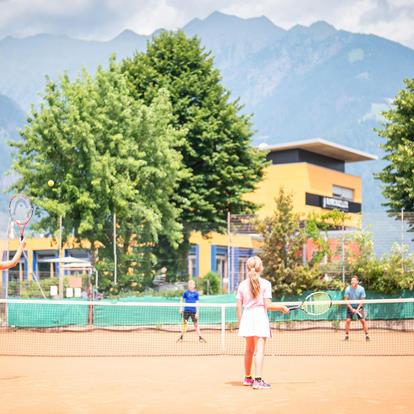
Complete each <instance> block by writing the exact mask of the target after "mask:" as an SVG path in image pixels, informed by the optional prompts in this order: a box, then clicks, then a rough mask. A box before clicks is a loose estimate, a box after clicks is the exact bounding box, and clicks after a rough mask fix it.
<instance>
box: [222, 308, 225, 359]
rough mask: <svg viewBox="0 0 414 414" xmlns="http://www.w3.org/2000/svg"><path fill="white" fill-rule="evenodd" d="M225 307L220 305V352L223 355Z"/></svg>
mask: <svg viewBox="0 0 414 414" xmlns="http://www.w3.org/2000/svg"><path fill="white" fill-rule="evenodd" d="M225 335H226V305H221V352H222V353H223V354H224V353H225V350H226V344H225Z"/></svg>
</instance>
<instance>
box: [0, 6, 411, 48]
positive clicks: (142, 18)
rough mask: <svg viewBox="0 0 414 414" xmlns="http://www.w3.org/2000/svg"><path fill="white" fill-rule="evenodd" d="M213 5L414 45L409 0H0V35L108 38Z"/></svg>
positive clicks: (172, 22)
mask: <svg viewBox="0 0 414 414" xmlns="http://www.w3.org/2000/svg"><path fill="white" fill-rule="evenodd" d="M215 10H219V11H221V12H223V13H226V14H234V15H237V16H239V17H243V18H251V17H257V16H267V18H269V19H270V20H271V21H272V22H273V23H274V24H275V25H277V26H279V27H281V28H283V29H290V28H292V27H293V26H295V25H296V24H302V25H305V26H309V25H310V24H311V23H313V22H315V21H318V20H325V21H327V22H329V23H331V24H333V25H334V26H335V27H336V28H337V29H342V30H347V31H351V32H359V33H373V34H376V35H379V36H382V37H386V38H388V39H391V40H394V41H397V42H400V43H402V44H404V45H406V46H409V47H411V48H414V25H413V24H412V22H413V21H414V2H413V1H412V0H347V1H332V0H297V1H294V2H293V1H291V0H255V1H254V2H252V1H247V0H71V1H67V0H66V1H65V0H62V1H56V0H0V38H2V37H6V36H9V35H11V36H16V37H23V36H29V35H34V34H38V33H51V34H66V35H69V36H71V37H76V38H83V39H97V40H107V39H110V38H113V37H115V36H116V35H117V34H118V33H120V32H122V31H123V30H124V29H131V30H133V31H135V32H137V33H140V34H151V33H152V32H154V31H155V30H157V29H159V28H166V29H176V28H178V27H183V26H184V25H186V24H187V23H188V22H189V21H191V20H192V19H194V18H199V19H205V18H206V17H207V16H208V15H210V14H211V13H212V12H214V11H215Z"/></svg>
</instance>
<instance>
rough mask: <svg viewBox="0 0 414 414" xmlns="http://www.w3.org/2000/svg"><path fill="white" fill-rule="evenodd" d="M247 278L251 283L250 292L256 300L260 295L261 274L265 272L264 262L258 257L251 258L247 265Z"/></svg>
mask: <svg viewBox="0 0 414 414" xmlns="http://www.w3.org/2000/svg"><path fill="white" fill-rule="evenodd" d="M246 268H247V276H248V278H249V281H250V292H251V294H252V296H253V297H254V298H257V297H258V296H259V294H260V281H259V277H260V274H261V273H262V272H263V264H262V260H261V259H260V257H258V256H252V257H249V259H248V260H247V263H246Z"/></svg>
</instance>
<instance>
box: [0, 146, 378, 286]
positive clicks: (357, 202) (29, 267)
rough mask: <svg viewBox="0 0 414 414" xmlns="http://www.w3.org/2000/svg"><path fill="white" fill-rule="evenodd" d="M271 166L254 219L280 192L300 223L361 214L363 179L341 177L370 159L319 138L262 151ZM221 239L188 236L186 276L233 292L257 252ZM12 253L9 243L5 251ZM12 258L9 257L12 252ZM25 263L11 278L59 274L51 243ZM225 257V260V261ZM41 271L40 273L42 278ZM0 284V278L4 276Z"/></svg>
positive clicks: (234, 239)
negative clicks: (213, 278) (331, 213)
mask: <svg viewBox="0 0 414 414" xmlns="http://www.w3.org/2000/svg"><path fill="white" fill-rule="evenodd" d="M263 150H264V151H266V152H267V159H268V161H270V162H271V165H269V166H268V167H267V168H266V170H265V174H264V178H263V180H262V181H261V182H260V183H259V185H258V186H257V189H256V190H255V191H254V192H253V193H251V194H249V195H247V196H246V198H247V199H249V200H251V201H254V202H256V203H257V204H259V205H260V206H261V207H260V209H259V211H258V215H259V217H265V216H269V215H271V214H272V212H273V209H274V199H275V197H276V195H277V194H278V192H279V188H280V187H283V188H284V189H285V190H286V191H287V192H290V193H292V194H293V202H294V209H295V211H296V212H298V213H300V214H301V215H302V216H303V217H304V218H305V217H306V216H307V215H308V214H309V213H311V212H323V211H328V210H332V209H339V210H342V211H345V212H347V213H348V216H349V217H350V218H349V221H348V222H347V223H346V224H347V226H350V227H355V226H357V225H358V223H359V215H360V213H361V209H362V180H361V177H357V176H354V175H351V174H348V173H346V171H345V167H346V164H348V163H354V162H361V161H369V160H374V159H376V157H375V156H373V155H370V154H367V153H364V152H361V151H357V150H354V149H351V148H348V147H345V146H341V145H338V144H335V143H332V142H329V141H326V140H323V139H312V140H307V141H297V142H291V143H287V144H279V145H275V146H271V147H266V148H263ZM242 233H243V232H240V233H239V234H231V235H230V236H229V235H227V234H226V235H223V234H217V233H212V234H211V235H209V237H202V235H201V234H199V233H194V234H192V235H191V238H190V241H191V245H192V247H191V251H190V255H189V258H188V264H189V273H190V275H191V276H193V277H199V276H204V275H205V274H206V273H208V272H209V271H213V272H217V273H219V274H220V275H221V278H222V286H223V288H225V289H228V290H233V289H234V288H235V287H236V286H237V285H238V283H239V281H240V280H242V279H243V278H244V277H245V262H246V260H247V258H248V257H249V256H250V255H252V254H253V253H254V251H255V249H256V248H257V247H258V242H257V240H255V238H254V237H252V236H251V235H250V234H244V235H243V234H242ZM16 248H17V241H15V242H12V243H11V246H10V250H12V251H13V250H15V249H16ZM12 253H13V252H12ZM27 253H28V255H27V256H28V262H26V260H25V259H22V263H21V264H20V268H19V269H20V270H18V271H16V270H14V271H13V272H11V274H12V275H13V277H14V278H16V279H31V278H32V273H33V271H35V272H37V273H39V274H40V276H42V275H43V274H44V275H45V276H46V275H53V274H56V273H57V272H58V268H57V264H56V263H50V259H53V258H56V257H57V256H58V246H57V244H56V242H53V241H52V240H51V239H32V240H29V241H28V245H27ZM63 255H64V256H74V257H81V258H85V257H87V255H88V253H87V251H86V250H81V249H74V248H72V246H69V245H67V246H64V253H63ZM229 258H230V260H229ZM43 272H44V273H43ZM3 283H4V276H3Z"/></svg>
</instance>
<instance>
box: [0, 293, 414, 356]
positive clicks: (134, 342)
mask: <svg viewBox="0 0 414 414" xmlns="http://www.w3.org/2000/svg"><path fill="white" fill-rule="evenodd" d="M347 303H349V302H346V301H334V302H333V306H332V307H331V309H330V310H329V311H328V312H327V313H325V314H323V315H319V316H310V315H307V314H305V313H304V312H302V311H300V310H299V311H294V312H291V313H290V314H288V315H282V314H281V313H276V312H271V313H269V319H270V322H271V327H272V336H273V337H272V339H270V340H269V341H268V343H267V345H266V354H267V355H327V356H328V355H414V298H411V299H373V300H366V301H364V310H365V314H366V320H367V324H368V327H369V336H370V340H369V341H366V338H365V335H364V333H363V331H362V329H361V324H360V323H359V321H357V320H354V321H352V323H351V330H350V335H349V340H348V341H344V326H345V319H346V304H347ZM285 304H286V305H295V304H299V303H298V302H286V303H285ZM187 306H191V305H187ZM180 309H181V305H180V304H179V303H178V302H169V303H156V302H152V303H148V302H145V303H144V302H121V301H120V302H111V301H94V302H92V301H77V300H73V301H71V300H65V301H55V300H19V299H0V325H1V326H0V355H2V356H4V355H10V356H13V355H16V356H71V357H78V356H94V357H95V356H96V357H98V356H99V357H103V356H157V355H160V356H161V355H165V356H167V355H171V356H181V355H183V356H184V355H241V354H243V352H244V340H243V338H240V337H239V336H238V334H237V327H238V323H237V318H236V307H235V304H234V303H224V304H223V303H220V304H213V303H199V304H197V310H198V316H199V318H198V321H199V328H200V333H201V337H202V338H203V339H204V341H202V340H200V338H199V335H198V334H197V332H196V331H195V329H194V325H193V323H192V320H191V317H190V318H189V323H188V329H187V331H186V332H185V334H184V336H183V339H182V340H179V339H180V336H181V329H182V325H183V315H181V314H180V313H179V311H180ZM184 310H185V309H184ZM187 316H188V315H187Z"/></svg>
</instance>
